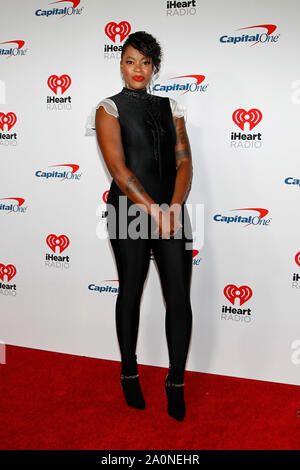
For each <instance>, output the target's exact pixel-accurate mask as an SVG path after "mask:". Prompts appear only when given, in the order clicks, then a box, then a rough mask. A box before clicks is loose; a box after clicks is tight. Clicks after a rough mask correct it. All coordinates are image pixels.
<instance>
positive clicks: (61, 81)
mask: <svg viewBox="0 0 300 470" xmlns="http://www.w3.org/2000/svg"><path fill="white" fill-rule="evenodd" d="M47 85H48V87H49V88H51V90H52V91H53V93H55V94H56V95H57V91H58V88H60V89H61V94H62V95H63V94H64V92H65V91H66V90H67V89H68V88H69V86H70V85H71V77H70V76H69V75H61V76H60V77H58V76H57V75H50V77H49V78H48V80H47Z"/></svg>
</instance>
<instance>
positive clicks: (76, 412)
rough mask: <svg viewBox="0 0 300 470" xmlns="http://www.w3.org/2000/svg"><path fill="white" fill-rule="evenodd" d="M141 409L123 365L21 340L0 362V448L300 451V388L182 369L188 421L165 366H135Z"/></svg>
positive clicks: (8, 347)
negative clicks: (173, 410)
mask: <svg viewBox="0 0 300 470" xmlns="http://www.w3.org/2000/svg"><path fill="white" fill-rule="evenodd" d="M139 372H140V382H141V387H142V389H143V393H144V396H145V400H146V409H145V410H135V409H133V408H130V407H129V406H128V405H126V403H125V399H124V397H123V392H122V389H121V386H120V383H119V375H120V363H119V362H116V361H105V360H99V359H92V358H87V357H79V356H72V355H68V354H59V353H53V352H48V351H40V350H37V349H27V348H21V347H16V346H7V347H6V364H0V380H1V382H0V387H1V388H0V391H1V402H0V413H1V426H0V448H1V449H107V450H116V449H122V450H124V449H143V450H148V449H154V450H159V449H163V450H166V449H169V450H171V449H174V450H180V449H189V450H196V449H197V450H199V449H300V387H298V386H295V385H284V384H277V383H270V382H261V381H255V380H246V379H238V378H232V377H224V376H219V375H210V374H202V373H196V372H186V376H185V384H186V386H185V398H186V406H187V414H186V417H185V420H184V421H183V422H178V421H176V420H174V419H173V418H171V417H170V416H169V415H168V414H167V411H166V397H165V395H164V380H165V376H166V373H167V369H162V368H159V367H150V366H143V365H139Z"/></svg>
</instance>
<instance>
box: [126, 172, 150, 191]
mask: <svg viewBox="0 0 300 470" xmlns="http://www.w3.org/2000/svg"><path fill="white" fill-rule="evenodd" d="M126 191H128V192H129V193H140V194H142V193H145V192H146V191H145V189H144V188H143V186H142V185H141V183H140V182H139V180H138V179H137V178H136V176H133V175H132V176H129V178H127V181H126Z"/></svg>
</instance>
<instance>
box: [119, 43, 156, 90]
mask: <svg viewBox="0 0 300 470" xmlns="http://www.w3.org/2000/svg"><path fill="white" fill-rule="evenodd" d="M120 67H121V72H122V74H123V77H124V80H125V86H127V88H132V89H141V88H146V87H147V85H148V83H149V82H150V80H151V75H152V71H153V65H152V59H151V57H145V56H144V55H143V54H141V52H139V51H138V50H137V49H135V48H134V47H132V46H127V47H126V50H125V52H124V55H123V59H122V61H121V64H120Z"/></svg>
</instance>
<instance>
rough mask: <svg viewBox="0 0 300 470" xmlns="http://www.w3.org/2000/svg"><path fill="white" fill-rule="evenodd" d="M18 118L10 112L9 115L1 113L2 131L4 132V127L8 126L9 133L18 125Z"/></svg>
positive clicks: (0, 127)
mask: <svg viewBox="0 0 300 470" xmlns="http://www.w3.org/2000/svg"><path fill="white" fill-rule="evenodd" d="M16 122H17V116H16V115H15V113H12V112H9V113H7V114H4V113H1V112H0V129H1V130H2V131H3V132H4V126H6V128H7V131H8V132H9V131H10V129H11V128H12V127H13V126H14V125H15V124H16Z"/></svg>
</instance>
